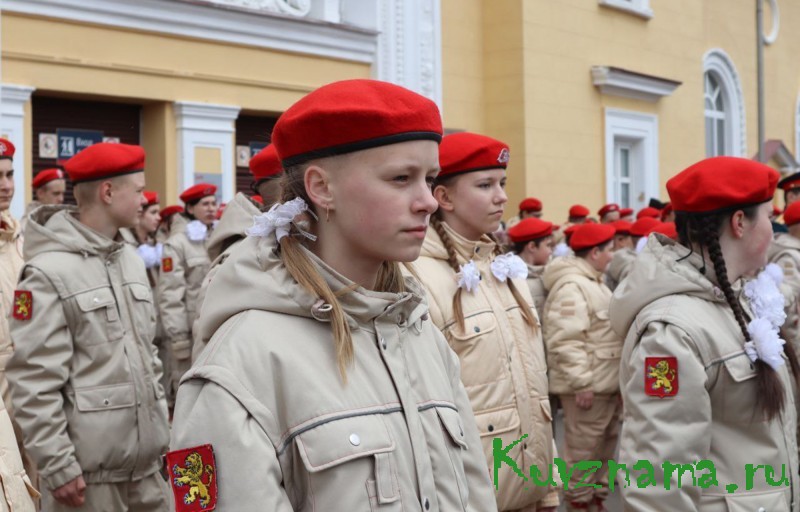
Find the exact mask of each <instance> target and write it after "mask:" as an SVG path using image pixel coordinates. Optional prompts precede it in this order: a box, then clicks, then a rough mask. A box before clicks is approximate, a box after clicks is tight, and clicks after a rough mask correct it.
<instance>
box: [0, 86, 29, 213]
mask: <svg viewBox="0 0 800 512" xmlns="http://www.w3.org/2000/svg"><path fill="white" fill-rule="evenodd" d="M35 90H36V88H35V87H29V86H26V85H13V84H2V85H0V134H2V135H6V136H8V139H9V140H10V141H11V143H12V144H14V146H15V147H16V153H15V154H14V198H13V199H12V200H11V214H12V215H14V216H15V217H16V218H20V217H21V216H22V215H23V214H24V213H25V198H26V197H27V190H26V189H25V174H26V173H27V172H28V169H27V164H28V156H29V155H30V154H31V148H28V147H26V146H25V124H26V123H25V104H26V103H28V102H29V101H30V100H31V95H32V94H33V91H35Z"/></svg>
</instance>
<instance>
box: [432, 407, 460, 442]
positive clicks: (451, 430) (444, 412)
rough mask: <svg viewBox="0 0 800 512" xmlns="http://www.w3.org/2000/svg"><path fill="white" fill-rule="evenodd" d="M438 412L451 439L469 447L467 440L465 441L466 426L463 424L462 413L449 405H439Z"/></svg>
mask: <svg viewBox="0 0 800 512" xmlns="http://www.w3.org/2000/svg"><path fill="white" fill-rule="evenodd" d="M436 413H437V414H438V415H439V421H441V422H442V427H443V429H444V430H445V432H447V433H448V434H449V435H450V439H452V440H453V442H454V443H455V444H457V445H458V446H460V447H461V448H464V449H465V450H466V449H467V442H466V441H464V426H463V425H462V424H461V415H460V414H458V411H455V410H453V409H450V408H447V407H437V408H436Z"/></svg>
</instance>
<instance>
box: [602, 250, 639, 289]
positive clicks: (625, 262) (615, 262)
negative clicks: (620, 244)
mask: <svg viewBox="0 0 800 512" xmlns="http://www.w3.org/2000/svg"><path fill="white" fill-rule="evenodd" d="M634 261H636V251H635V250H633V249H628V248H625V249H620V250H619V251H616V252H615V253H614V257H613V258H611V263H609V264H608V268H607V269H606V286H608V288H609V289H610V290H611V291H612V292H613V291H614V290H615V289H616V288H617V286H619V283H621V282H622V280H623V279H625V277H626V276H627V275H628V273H629V272H630V271H631V267H632V266H633V262H634Z"/></svg>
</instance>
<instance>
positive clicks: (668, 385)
mask: <svg viewBox="0 0 800 512" xmlns="http://www.w3.org/2000/svg"><path fill="white" fill-rule="evenodd" d="M645 368H646V370H645V379H644V380H645V393H646V394H648V395H652V396H657V397H660V398H664V397H667V396H675V395H677V394H678V360H677V359H676V358H674V357H648V358H645Z"/></svg>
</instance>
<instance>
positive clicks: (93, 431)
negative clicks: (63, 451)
mask: <svg viewBox="0 0 800 512" xmlns="http://www.w3.org/2000/svg"><path fill="white" fill-rule="evenodd" d="M142 398H143V397H140V399H142ZM74 400H75V402H74V408H68V413H67V418H68V429H69V436H70V439H72V442H73V444H74V445H75V451H76V454H77V457H78V459H79V460H80V461H81V467H82V469H83V471H84V472H87V473H91V472H95V471H99V470H101V469H132V468H133V464H134V459H135V454H136V452H137V451H138V450H140V449H141V447H140V446H138V445H139V443H140V442H141V443H145V444H150V443H151V442H152V440H150V439H147V440H139V439H138V434H137V417H136V390H135V388H134V385H133V383H132V382H126V383H121V384H110V385H103V386H91V387H85V388H75V390H74ZM70 409H71V410H70Z"/></svg>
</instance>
